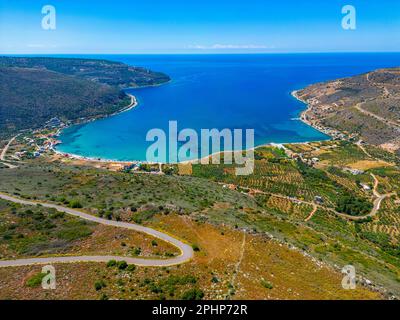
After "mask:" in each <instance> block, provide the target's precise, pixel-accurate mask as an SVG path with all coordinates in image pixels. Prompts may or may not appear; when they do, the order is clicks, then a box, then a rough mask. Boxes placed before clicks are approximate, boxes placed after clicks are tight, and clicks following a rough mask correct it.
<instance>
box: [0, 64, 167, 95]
mask: <svg viewBox="0 0 400 320" xmlns="http://www.w3.org/2000/svg"><path fill="white" fill-rule="evenodd" d="M0 67H18V68H35V69H46V70H49V71H54V72H58V73H62V74H66V75H71V76H76V77H79V78H83V79H86V80H90V81H94V82H99V83H103V84H108V85H110V86H118V87H120V88H127V87H142V86H152V85H158V84H162V83H165V82H168V81H169V80H170V78H169V77H168V76H167V75H166V74H164V73H161V72H153V71H150V70H148V69H145V68H141V67H131V66H128V65H126V64H124V63H120V62H115V61H108V60H95V59H76V58H40V57H37V58H17V57H0Z"/></svg>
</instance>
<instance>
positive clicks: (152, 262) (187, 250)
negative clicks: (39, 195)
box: [0, 193, 193, 267]
mask: <svg viewBox="0 0 400 320" xmlns="http://www.w3.org/2000/svg"><path fill="white" fill-rule="evenodd" d="M0 199H3V200H6V201H11V202H14V203H19V204H23V205H29V206H36V205H41V206H43V207H46V208H53V209H56V210H57V211H60V212H64V213H67V214H69V215H72V216H76V217H79V218H81V219H85V220H88V221H93V222H96V223H100V224H103V225H108V226H112V227H117V228H125V229H129V230H134V231H138V232H143V233H146V234H148V235H150V236H153V237H156V238H158V239H160V240H163V241H166V242H169V243H170V244H172V245H174V246H175V247H177V248H178V249H179V250H180V251H181V254H180V255H179V256H177V257H173V258H170V259H141V258H131V257H122V256H63V257H47V258H29V259H17V260H0V267H15V266H26V265H32V264H51V263H73V262H107V261H109V260H116V261H122V260H123V261H126V262H127V263H128V264H135V265H138V266H146V267H165V266H171V265H177V264H182V263H185V262H187V261H189V260H190V259H192V258H193V249H192V247H191V246H189V245H187V244H185V243H183V242H182V241H179V240H177V239H175V238H173V237H171V236H169V235H168V234H166V233H163V232H161V231H158V230H155V229H152V228H148V227H144V226H141V225H138V224H134V223H128V222H120V221H113V220H107V219H103V218H99V217H96V216H92V215H90V214H87V213H84V212H82V211H78V210H75V209H72V208H67V207H63V206H59V205H56V204H51V203H46V202H34V201H28V200H23V199H20V198H16V197H13V196H10V195H6V194H3V193H0Z"/></svg>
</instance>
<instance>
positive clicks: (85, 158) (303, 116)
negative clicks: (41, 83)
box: [53, 80, 332, 165]
mask: <svg viewBox="0 0 400 320" xmlns="http://www.w3.org/2000/svg"><path fill="white" fill-rule="evenodd" d="M169 82H171V80H170V81H168V82H167V83H169ZM163 84H165V83H162V84H157V85H150V86H145V87H155V86H160V85H163ZM145 87H135V88H127V89H139V88H145ZM300 90H301V89H300ZM300 90H294V91H292V92H291V95H292V97H294V98H295V99H296V100H298V101H300V102H302V103H303V104H305V105H306V109H305V110H303V111H302V112H301V113H300V117H298V118H296V120H298V121H302V122H303V123H305V124H306V125H308V126H310V127H312V128H314V129H316V130H318V131H319V132H321V133H323V134H326V135H327V136H329V137H330V138H331V139H332V135H331V132H330V131H329V129H326V128H323V127H319V126H316V125H315V124H314V123H312V122H311V121H308V120H307V117H306V114H307V111H308V110H309V108H310V106H309V104H308V103H307V102H306V101H305V100H303V99H301V98H300V97H299V96H298V91H300ZM127 95H128V96H129V97H131V104H130V105H129V106H127V107H125V108H123V109H122V110H119V111H117V112H115V113H113V114H110V115H107V116H104V117H101V119H102V118H108V117H111V116H115V115H118V114H120V113H123V112H127V111H130V110H132V109H134V108H136V107H137V106H138V104H139V103H138V101H137V98H136V97H135V96H134V95H132V94H128V93H127ZM98 119H100V118H94V119H88V120H87V121H84V122H83V123H88V122H91V121H95V120H98ZM72 125H74V124H72ZM66 128H67V127H66ZM64 129H65V128H64ZM319 141H323V140H315V141H303V142H281V143H275V142H269V143H266V144H261V145H259V146H255V147H254V148H251V149H244V150H230V151H220V152H216V153H213V154H210V155H208V156H206V157H202V158H197V159H192V160H186V161H182V162H179V163H181V164H185V163H186V164H188V163H191V164H195V163H201V161H202V160H204V159H207V158H209V159H210V158H211V157H212V156H215V155H217V154H221V155H222V154H223V153H225V152H232V153H236V152H248V151H254V150H256V149H257V148H261V147H268V146H276V145H285V144H307V143H312V142H319ZM53 150H54V152H55V153H56V154H57V155H60V156H64V157H65V156H67V157H68V158H70V159H75V160H82V161H88V162H96V163H108V164H109V163H119V164H127V165H129V164H138V163H143V164H156V163H155V162H149V161H146V160H117V159H106V158H98V157H90V156H81V155H77V154H73V153H68V152H62V151H59V150H55V149H53Z"/></svg>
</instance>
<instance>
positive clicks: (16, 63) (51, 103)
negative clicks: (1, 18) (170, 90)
mask: <svg viewBox="0 0 400 320" xmlns="http://www.w3.org/2000/svg"><path fill="white" fill-rule="evenodd" d="M168 80H169V78H168V76H166V75H164V74H160V73H153V72H152V71H149V70H146V69H143V68H133V67H129V66H127V65H124V64H121V63H116V62H109V61H104V60H84V59H55V58H12V57H2V58H1V57H0V96H1V97H2V99H1V101H0V136H1V137H5V136H9V135H11V134H13V133H14V132H16V131H19V130H23V129H32V128H38V127H41V126H43V124H44V123H45V122H46V121H48V120H50V119H51V118H53V117H59V118H61V119H63V120H76V119H79V118H83V117H85V118H86V117H96V116H103V115H108V114H112V113H114V112H116V111H118V110H120V109H122V108H123V107H124V106H127V105H128V104H129V103H130V99H129V98H128V97H127V96H126V95H125V93H124V92H123V91H121V88H122V87H132V86H146V85H155V84H161V83H164V82H166V81H168Z"/></svg>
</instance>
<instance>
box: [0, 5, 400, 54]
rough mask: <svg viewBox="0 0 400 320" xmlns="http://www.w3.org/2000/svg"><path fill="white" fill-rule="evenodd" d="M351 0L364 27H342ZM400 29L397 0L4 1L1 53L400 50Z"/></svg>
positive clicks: (0, 21)
mask: <svg viewBox="0 0 400 320" xmlns="http://www.w3.org/2000/svg"><path fill="white" fill-rule="evenodd" d="M48 4H50V5H53V6H54V7H55V8H56V13H57V16H56V17H57V29H56V30H43V29H42V27H41V21H42V18H43V15H42V13H41V10H42V7H43V6H44V5H48ZM349 4H350V5H353V6H354V7H355V8H356V10H357V29H356V30H344V29H343V28H342V27H341V20H342V17H343V15H342V13H341V9H342V7H343V6H344V5H349ZM399 35H400V1H396V0H346V1H342V0H279V1H276V0H240V1H237V0H196V1H193V0H185V1H181V0H140V1H138V0H109V1H105V0H98V1H93V0H45V1H41V0H0V53H21V54H27V53H99V54H105V53H258V52H336V51H400V37H399Z"/></svg>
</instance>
